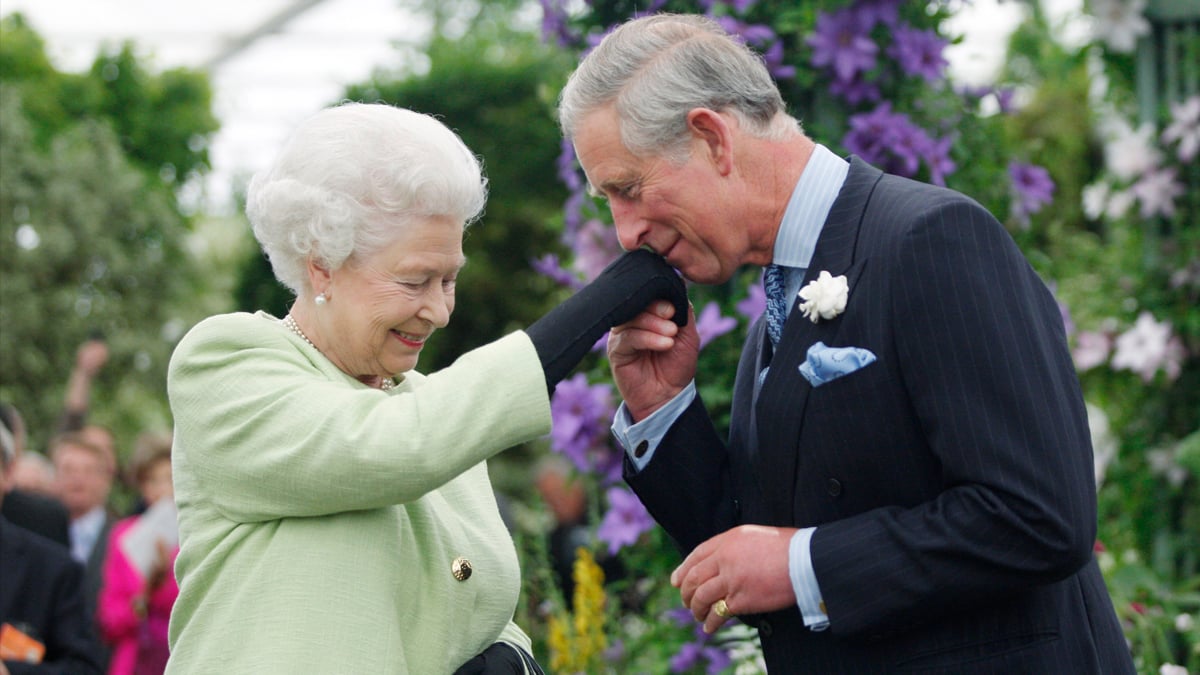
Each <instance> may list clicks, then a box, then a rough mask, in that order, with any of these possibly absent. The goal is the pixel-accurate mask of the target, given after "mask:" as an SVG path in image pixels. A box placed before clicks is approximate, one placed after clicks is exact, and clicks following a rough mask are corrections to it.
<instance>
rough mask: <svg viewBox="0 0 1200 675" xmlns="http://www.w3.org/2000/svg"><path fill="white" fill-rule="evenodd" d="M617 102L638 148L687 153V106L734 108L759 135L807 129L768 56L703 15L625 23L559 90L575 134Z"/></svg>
mask: <svg viewBox="0 0 1200 675" xmlns="http://www.w3.org/2000/svg"><path fill="white" fill-rule="evenodd" d="M610 102H614V103H615V105H616V111H617V116H618V119H619V120H620V122H619V123H620V130H621V140H622V142H623V143H624V144H625V147H626V148H628V149H629V151H630V152H632V153H634V154H638V155H663V156H668V157H672V158H674V159H675V160H676V161H682V160H683V159H685V158H686V141H687V137H688V130H687V113H688V111H690V110H692V109H694V108H708V109H710V110H715V111H717V112H728V113H730V114H732V115H733V116H734V117H736V118H737V120H738V122H739V123H740V124H741V125H742V127H743V129H745V130H746V132H747V133H749V134H750V135H752V136H755V137H758V138H764V139H769V140H779V139H782V138H785V137H787V136H788V135H790V134H793V133H796V132H797V131H799V129H800V125H799V123H798V122H797V121H796V120H795V119H794V118H792V117H791V116H790V115H788V114H787V113H786V111H785V109H784V103H783V97H782V96H781V95H780V93H779V88H778V87H777V86H775V82H774V80H772V79H771V75H770V73H769V72H768V71H767V67H766V64H765V62H764V61H763V59H762V57H761V56H759V55H757V54H755V53H754V52H753V51H751V50H750V48H749V47H747V46H746V45H745V44H744V43H742V42H740V41H738V40H736V39H734V38H733V37H732V36H730V35H729V34H728V33H727V32H725V30H724V29H722V28H721V26H720V24H718V23H717V22H715V21H713V20H712V19H710V18H708V17H704V16H698V15H691V14H656V15H651V16H646V17H642V18H640V19H634V20H632V21H629V22H627V23H625V24H622V25H621V26H619V27H618V28H617V29H616V30H614V31H613V32H612V33H610V34H609V35H608V36H606V37H605V38H604V40H603V41H601V42H600V45H599V46H597V47H596V48H595V49H594V50H593V51H592V52H591V53H590V54H588V55H587V56H586V57H584V59H583V61H582V62H581V63H580V64H579V68H578V69H576V70H575V72H574V73H572V74H571V77H570V79H569V80H568V81H567V84H566V86H565V87H564V88H563V91H562V94H561V96H560V97H559V106H558V119H559V124H560V126H561V127H562V131H563V134H564V135H565V136H566V137H567V138H568V139H573V138H574V136H575V132H576V130H577V129H578V127H579V124H580V122H581V121H582V120H583V118H584V117H585V116H586V115H587V114H588V113H590V112H592V111H594V110H596V109H598V108H601V107H603V106H606V105H608V104H609V103H610Z"/></svg>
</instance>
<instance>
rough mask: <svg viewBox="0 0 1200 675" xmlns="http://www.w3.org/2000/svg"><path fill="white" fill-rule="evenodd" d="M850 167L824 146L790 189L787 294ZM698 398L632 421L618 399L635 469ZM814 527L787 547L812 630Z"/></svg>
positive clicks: (817, 623)
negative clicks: (637, 451)
mask: <svg viewBox="0 0 1200 675" xmlns="http://www.w3.org/2000/svg"><path fill="white" fill-rule="evenodd" d="M849 171H850V165H849V164H848V163H847V162H846V161H845V160H844V159H842V158H840V157H838V156H837V155H835V154H833V152H831V151H830V150H829V149H828V148H826V147H825V146H823V145H817V146H816V148H814V149H813V153H812V156H811V157H809V159H808V163H807V164H806V165H805V166H804V171H802V172H801V173H800V180H798V181H797V182H796V187H795V188H794V189H793V190H792V196H791V198H790V199H789V200H788V205H787V208H786V209H785V210H784V212H783V220H782V221H781V222H780V224H779V232H778V234H777V235H776V237H775V248H774V251H773V253H772V256H773V260H772V262H774V263H776V264H778V265H783V266H784V267H785V268H786V269H785V273H786V277H785V278H786V280H787V297H789V298H790V297H794V296H795V295H796V293H798V292H799V291H800V284H801V283H802V282H803V281H804V273H805V272H806V271H807V269H808V266H809V263H811V262H812V257H813V251H815V250H816V248H817V240H818V239H819V238H820V236H821V228H822V227H823V226H824V224H825V219H826V218H828V217H829V210H830V209H831V208H832V207H833V202H834V200H836V199H837V195H838V192H840V191H841V189H842V185H843V184H845V182H846V175H847V174H848V173H849ZM695 398H696V384H695V382H692V383H690V384H688V386H687V387H685V388H684V389H683V391H681V392H679V393H678V394H677V395H676V396H675V398H673V399H671V400H670V401H669V402H668V403H667V404H666V405H664V406H663V407H661V408H659V409H658V410H656V411H655V412H654V413H653V414H652V415H650V416H649V417H647V418H646V419H644V420H642V421H641V422H638V423H637V424H634V423H633V420H632V419H630V417H629V412H628V410H627V409H626V408H625V404H624V403H622V404H621V406H620V407H619V408H618V409H617V414H616V416H615V417H614V419H613V424H612V433H613V436H615V437H616V439H617V441H618V442H620V443H621V445H622V446H623V447H624V448H625V450H626V454H627V455H628V456H629V460H630V461H631V462H633V465H634V466H635V467H637V469H638V471H641V470H642V469H644V468H646V465H647V464H649V463H650V461H651V460H652V459H653V458H654V451H655V449H657V447H658V444H659V443H660V442H662V439H663V436H665V435H666V433H667V431H668V430H669V429H670V428H671V425H672V424H674V423H675V420H676V419H678V418H679V416H680V415H682V414H683V411H684V410H686V409H687V407H688V406H689V405H691V404H692V401H693V400H695ZM643 441H645V442H646V443H647V450H646V451H645V453H644V454H643V455H642V456H641V457H640V458H639V457H634V455H633V452H632V449H633V448H636V447H638V444H639V443H641V442H643ZM815 529H816V528H812V527H809V528H804V529H802V530H799V531H797V532H796V534H795V535H794V536H793V537H792V541H791V543H790V545H789V548H788V572H789V575H790V576H791V581H792V587H793V588H794V589H795V591H796V603H797V605H798V606H799V609H800V613H801V615H803V617H804V625H806V626H808V627H809V628H811V629H812V630H824V629H825V628H827V627H828V626H829V617H828V616H827V615H826V614H825V612H823V611H821V590H820V587H819V586H818V585H817V577H816V574H815V573H814V572H813V568H812V556H811V555H810V552H809V541H810V540H811V539H812V533H813V531H814V530H815Z"/></svg>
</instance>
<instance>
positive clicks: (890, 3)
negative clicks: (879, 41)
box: [854, 0, 904, 30]
mask: <svg viewBox="0 0 1200 675" xmlns="http://www.w3.org/2000/svg"><path fill="white" fill-rule="evenodd" d="M903 1H904V0H861V1H860V2H858V3H857V4H855V5H854V11H855V12H857V13H858V15H859V17H861V19H862V21H863V23H864V24H866V26H867V29H868V30H870V29H871V28H874V27H875V24H877V23H882V24H883V25H885V26H888V27H889V28H893V27H895V25H896V23H897V22H899V21H900V3H902V2H903Z"/></svg>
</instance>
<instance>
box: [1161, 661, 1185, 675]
mask: <svg viewBox="0 0 1200 675" xmlns="http://www.w3.org/2000/svg"><path fill="white" fill-rule="evenodd" d="M1158 675H1188V671H1187V668H1184V667H1183V666H1177V665H1175V664H1174V663H1164V664H1162V667H1161V668H1159V669H1158Z"/></svg>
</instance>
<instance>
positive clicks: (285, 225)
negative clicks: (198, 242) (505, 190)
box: [246, 103, 487, 295]
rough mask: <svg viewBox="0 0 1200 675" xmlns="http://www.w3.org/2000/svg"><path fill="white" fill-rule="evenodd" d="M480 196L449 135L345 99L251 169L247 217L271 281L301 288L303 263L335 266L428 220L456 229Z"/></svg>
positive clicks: (471, 162) (483, 187)
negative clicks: (443, 220)
mask: <svg viewBox="0 0 1200 675" xmlns="http://www.w3.org/2000/svg"><path fill="white" fill-rule="evenodd" d="M486 201H487V179H486V178H485V177H484V175H483V168H482V166H481V165H480V162H479V160H478V158H476V157H475V155H473V154H472V153H471V151H470V150H469V149H468V148H467V146H466V145H464V144H463V142H462V139H460V138H459V137H458V136H457V135H456V134H455V133H454V132H453V131H451V130H450V129H448V128H446V126H445V125H443V124H442V123H441V122H439V121H438V120H436V119H434V118H433V117H430V116H429V115H423V114H421V113H417V112H413V111H411V110H405V109H403V108H397V107H393V106H389V105H383V104H363V103H345V104H342V105H339V106H334V107H331V108H326V109H325V110H322V111H321V112H319V113H317V114H316V115H313V116H312V117H310V118H308V119H307V120H305V121H304V122H302V123H301V124H300V126H299V127H298V128H297V129H296V130H295V131H294V132H293V134H292V136H291V138H290V139H288V141H287V142H286V143H285V144H284V146H283V149H282V150H281V151H280V152H279V155H278V156H277V157H276V159H275V163H274V164H273V165H272V166H271V167H270V168H269V169H266V170H264V171H261V172H259V173H257V174H255V175H254V177H253V178H252V179H251V181H250V186H249V188H248V191H247V194H246V215H247V217H249V219H250V224H251V225H252V226H253V228H254V237H255V238H256V239H258V242H259V244H260V245H261V246H262V249H263V251H264V252H265V253H266V254H267V257H268V258H269V259H270V261H271V267H272V269H273V270H274V272H275V277H276V278H277V279H279V281H280V282H281V283H283V284H284V285H285V286H287V287H288V288H290V289H291V290H292V292H293V293H296V294H297V295H299V294H301V292H302V291H306V290H308V289H309V281H308V272H307V267H306V263H307V259H308V258H309V256H312V257H313V259H314V260H315V261H316V262H317V263H318V264H320V265H321V266H322V267H324V268H326V269H329V270H336V269H338V268H340V267H341V266H342V265H343V264H345V263H346V261H347V260H348V259H350V258H351V257H352V256H357V257H363V256H369V255H370V254H372V253H374V252H377V251H379V250H381V249H383V248H386V247H387V246H388V245H389V244H391V243H392V242H394V241H395V240H396V237H397V235H398V234H399V233H400V232H401V231H402V228H404V227H406V226H408V225H409V224H410V223H412V222H413V221H415V220H419V219H422V218H428V217H430V216H437V217H449V218H452V219H454V220H456V221H459V222H461V223H462V224H463V226H464V227H466V226H467V225H469V224H470V223H471V222H472V221H474V220H475V219H476V218H478V217H479V214H480V212H481V211H482V210H483V206H484V204H485V203H486Z"/></svg>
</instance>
